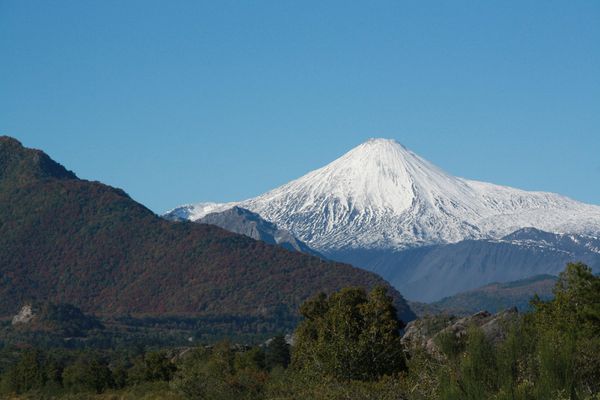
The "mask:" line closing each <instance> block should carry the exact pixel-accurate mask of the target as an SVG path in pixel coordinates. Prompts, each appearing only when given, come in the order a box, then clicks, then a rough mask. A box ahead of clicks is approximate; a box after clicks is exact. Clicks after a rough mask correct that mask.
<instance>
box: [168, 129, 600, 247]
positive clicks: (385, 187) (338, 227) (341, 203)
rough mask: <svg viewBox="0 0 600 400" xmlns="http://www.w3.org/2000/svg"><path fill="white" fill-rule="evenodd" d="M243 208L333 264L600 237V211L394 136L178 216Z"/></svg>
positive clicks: (190, 208)
mask: <svg viewBox="0 0 600 400" xmlns="http://www.w3.org/2000/svg"><path fill="white" fill-rule="evenodd" d="M233 205H239V206H240V207H243V208H247V209H249V210H251V211H253V212H256V213H258V214H260V216H261V217H263V218H264V219H266V220H268V221H271V222H274V223H276V224H277V225H278V226H279V227H281V228H282V229H286V230H289V231H290V232H291V233H292V234H293V235H294V236H296V237H298V238H299V239H300V240H302V241H304V242H306V243H307V244H308V245H309V246H311V247H312V248H314V249H316V250H317V251H319V252H321V253H323V254H325V255H326V256H330V257H332V258H335V255H336V253H337V252H339V251H345V252H347V251H349V250H351V249H357V250H365V249H385V250H392V249H393V250H401V249H406V248H411V247H417V246H422V245H428V244H437V243H453V242H458V241H461V240H465V239H491V238H496V239H498V238H501V237H503V236H505V235H507V234H509V233H511V232H513V231H515V230H517V229H519V228H524V227H535V228H538V229H541V230H545V231H550V232H561V233H564V232H569V233H580V234H597V233H599V232H600V207H598V206H592V205H587V204H583V203H579V202H577V201H574V200H571V199H569V198H566V197H564V196H560V195H557V194H552V193H544V192H527V191H523V190H518V189H513V188H509V187H504V186H498V185H493V184H489V183H484V182H477V181H472V180H467V179H463V178H457V177H454V176H451V175H449V174H447V173H446V172H444V171H442V170H441V169H440V168H438V167H436V166H434V165H433V164H431V163H430V162H428V161H426V160H424V159H423V158H421V157H419V156H417V155H416V154H414V153H413V152H411V151H410V150H408V149H406V148H405V147H404V146H402V145H400V144H399V143H397V142H395V141H393V140H386V139H372V140H369V141H368V142H366V143H363V144H361V145H360V146H358V147H356V148H354V149H353V150H351V151H350V152H348V153H346V154H345V155H343V156H342V157H340V158H338V159H337V160H335V161H333V162H332V163H330V164H328V165H326V166H325V167H323V168H320V169H318V170H315V171H313V172H310V173H308V174H306V175H305V176H303V177H301V178H299V179H296V180H294V181H292V182H290V183H288V184H286V185H283V186H281V187H279V188H277V189H274V190H272V191H270V192H268V193H265V194H264V195H261V196H258V197H256V198H253V199H249V200H246V201H242V202H239V203H226V204H215V203H200V204H198V205H188V206H184V207H180V208H178V209H175V210H173V211H171V213H174V214H177V215H179V216H181V217H183V218H188V219H192V220H196V219H199V218H201V217H202V216H204V215H205V214H206V213H207V212H212V211H213V210H219V211H222V210H224V209H227V208H230V207H232V206H233Z"/></svg>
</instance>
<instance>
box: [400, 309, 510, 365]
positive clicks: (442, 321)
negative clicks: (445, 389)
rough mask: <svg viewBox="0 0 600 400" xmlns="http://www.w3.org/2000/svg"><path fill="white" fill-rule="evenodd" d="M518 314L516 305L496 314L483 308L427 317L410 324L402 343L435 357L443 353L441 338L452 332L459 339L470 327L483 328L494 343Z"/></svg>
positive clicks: (502, 338)
mask: <svg viewBox="0 0 600 400" xmlns="http://www.w3.org/2000/svg"><path fill="white" fill-rule="evenodd" d="M518 315H519V313H518V311H517V309H516V308H510V309H507V310H505V311H502V312H499V313H497V314H491V313H489V312H487V311H480V312H478V313H475V314H473V315H470V316H468V317H462V318H457V317H455V316H449V315H433V316H426V317H424V318H421V319H417V320H415V321H411V322H409V323H408V325H407V326H406V328H405V331H404V332H405V333H404V335H403V336H402V344H403V346H404V348H405V349H407V351H408V352H411V351H412V350H414V349H416V348H423V349H425V350H426V351H427V352H428V353H429V354H431V355H433V356H441V355H442V353H441V351H440V348H439V340H440V338H442V337H443V336H445V335H452V337H455V338H456V339H458V340H459V341H460V340H461V339H464V338H465V337H466V335H467V333H468V331H469V329H470V328H471V327H477V328H479V329H481V331H482V332H483V334H484V335H485V337H486V338H487V339H488V340H490V341H491V342H492V343H499V342H501V341H502V340H504V339H505V338H506V334H507V332H508V331H509V329H510V326H511V325H512V324H513V323H514V322H515V321H516V319H517V318H518Z"/></svg>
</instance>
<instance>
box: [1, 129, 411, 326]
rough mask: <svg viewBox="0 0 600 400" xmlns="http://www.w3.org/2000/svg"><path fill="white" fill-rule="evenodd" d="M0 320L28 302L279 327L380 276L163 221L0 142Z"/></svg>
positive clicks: (402, 307) (403, 310) (39, 156)
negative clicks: (270, 322)
mask: <svg viewBox="0 0 600 400" xmlns="http://www.w3.org/2000/svg"><path fill="white" fill-rule="evenodd" d="M0 249H1V251H0V274H1V280H0V315H1V316H7V315H11V314H13V313H15V312H16V311H17V310H18V308H19V307H20V306H21V305H22V304H23V303H24V302H26V301H31V300H44V301H46V300H48V301H53V302H60V303H70V304H74V305H76V306H79V307H81V308H82V309H83V310H84V311H87V312H90V311H91V312H96V313H106V314H120V313H140V314H150V315H158V314H194V315H249V316H274V315H281V314H290V313H292V314H294V313H296V310H297V307H298V305H299V304H301V303H302V302H303V301H304V300H306V299H307V298H308V297H310V296H312V295H314V294H316V293H318V292H320V291H325V292H331V291H333V290H337V289H340V288H342V287H345V286H362V287H367V288H370V287H373V286H376V285H384V286H386V287H387V288H388V290H389V291H390V293H391V294H392V296H393V297H394V298H395V299H396V306H397V308H398V309H399V314H400V316H401V318H402V319H403V320H405V321H407V320H410V319H413V318H414V314H413V313H412V311H411V310H410V309H409V307H408V305H407V304H406V302H405V301H404V299H403V298H402V296H401V295H400V294H399V293H398V292H397V291H395V290H394V289H392V288H391V287H390V286H389V285H388V284H387V283H386V282H385V281H384V280H383V279H381V278H380V277H379V276H377V275H375V274H372V273H369V272H366V271H363V270H360V269H357V268H354V267H352V266H349V265H345V264H340V263H333V262H325V261H323V260H321V259H319V258H316V257H311V256H307V255H304V254H300V253H294V252H289V251H287V250H284V249H281V248H279V247H277V246H271V245H267V244H264V243H262V242H259V241H255V240H252V239H250V238H247V237H244V236H241V235H237V234H233V233H229V232H226V231H224V230H222V229H220V228H217V227H215V226H210V225H204V224H194V223H187V222H170V221H166V220H164V219H162V218H160V217H158V216H156V215H155V214H154V213H153V212H151V211H150V210H148V209H147V208H146V207H144V206H142V205H141V204H139V203H137V202H135V201H133V200H132V199H131V198H130V197H129V196H128V195H127V194H126V193H125V192H123V191H122V190H120V189H115V188H112V187H110V186H107V185H104V184H101V183H99V182H90V181H85V180H80V179H78V178H77V177H76V175H75V174H74V173H72V172H70V171H68V170H67V169H65V168H64V167H63V166H61V165H60V164H58V163H56V162H54V161H53V160H52V159H50V158H49V157H48V156H47V155H46V154H44V153H43V152H41V151H39V150H32V149H27V148H24V147H23V146H22V145H21V143H19V142H18V141H17V140H15V139H13V138H10V137H6V136H4V137H0Z"/></svg>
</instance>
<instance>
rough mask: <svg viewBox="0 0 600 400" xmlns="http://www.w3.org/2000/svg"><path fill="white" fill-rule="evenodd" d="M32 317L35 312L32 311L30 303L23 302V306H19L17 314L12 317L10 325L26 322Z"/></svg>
mask: <svg viewBox="0 0 600 400" xmlns="http://www.w3.org/2000/svg"><path fill="white" fill-rule="evenodd" d="M34 317H35V314H34V313H33V307H32V306H31V304H25V305H24V306H23V307H21V309H20V310H19V312H18V313H17V315H15V316H14V317H13V319H12V325H19V324H27V323H29V322H31V320H33V318H34Z"/></svg>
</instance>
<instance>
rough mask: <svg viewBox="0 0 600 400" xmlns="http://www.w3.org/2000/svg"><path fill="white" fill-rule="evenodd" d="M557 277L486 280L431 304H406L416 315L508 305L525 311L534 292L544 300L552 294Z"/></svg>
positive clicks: (459, 312) (461, 312) (464, 312)
mask: <svg viewBox="0 0 600 400" xmlns="http://www.w3.org/2000/svg"><path fill="white" fill-rule="evenodd" d="M557 280H558V278H557V277H556V276H554V275H536V276H532V277H530V278H526V279H521V280H518V281H513V282H505V283H490V284H488V285H485V286H483V287H480V288H476V289H471V290H468V291H466V292H461V293H457V294H455V295H453V296H449V297H445V298H443V299H441V300H438V301H436V302H434V303H430V304H423V303H410V306H411V308H412V309H413V310H414V311H415V312H416V313H417V314H418V315H419V316H420V317H421V316H424V315H427V314H439V313H446V314H451V315H471V314H474V313H476V312H479V311H489V312H491V313H496V312H500V311H503V310H506V309H508V308H512V307H516V308H517V309H518V310H519V311H527V310H529V308H530V305H529V302H530V301H531V299H532V298H533V296H534V295H538V296H539V298H540V299H542V300H544V301H547V300H549V299H551V298H552V297H554V295H553V293H552V290H553V289H554V286H555V284H556V281H557Z"/></svg>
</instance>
